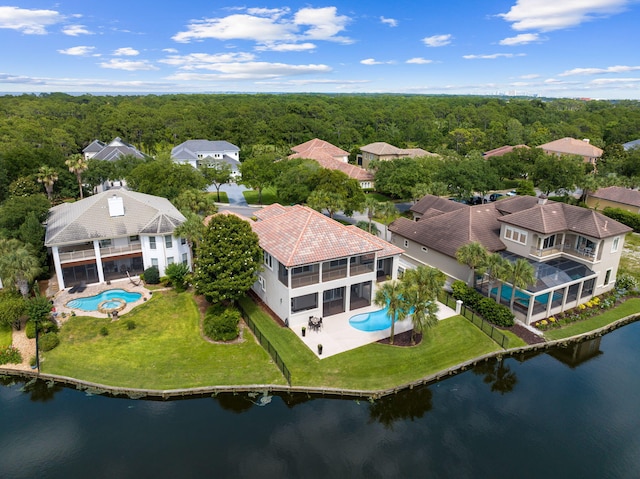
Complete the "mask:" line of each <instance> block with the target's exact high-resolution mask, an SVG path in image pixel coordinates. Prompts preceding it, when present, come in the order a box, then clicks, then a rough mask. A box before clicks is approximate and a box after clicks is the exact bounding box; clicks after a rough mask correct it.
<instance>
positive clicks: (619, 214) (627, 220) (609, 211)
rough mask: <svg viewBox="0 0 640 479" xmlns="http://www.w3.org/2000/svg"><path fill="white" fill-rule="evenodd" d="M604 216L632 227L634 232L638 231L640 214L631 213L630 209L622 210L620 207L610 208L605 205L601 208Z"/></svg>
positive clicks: (639, 230)
mask: <svg viewBox="0 0 640 479" xmlns="http://www.w3.org/2000/svg"><path fill="white" fill-rule="evenodd" d="M602 213H603V214H604V215H605V216H608V217H609V218H611V219H614V220H616V221H619V222H620V223H622V224H623V225H627V226H629V227H631V228H633V231H635V232H636V233H638V232H640V215H639V214H637V213H632V212H631V211H627V210H623V209H622V208H610V207H607V208H605V209H604V210H602Z"/></svg>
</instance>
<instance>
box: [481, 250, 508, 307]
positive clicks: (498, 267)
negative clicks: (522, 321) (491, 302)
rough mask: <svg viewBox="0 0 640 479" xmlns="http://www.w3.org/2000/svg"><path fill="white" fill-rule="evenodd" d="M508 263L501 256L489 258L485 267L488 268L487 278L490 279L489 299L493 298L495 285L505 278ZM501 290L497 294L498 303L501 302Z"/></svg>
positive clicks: (494, 255) (494, 254) (493, 255)
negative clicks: (492, 293) (504, 272)
mask: <svg viewBox="0 0 640 479" xmlns="http://www.w3.org/2000/svg"><path fill="white" fill-rule="evenodd" d="M507 263H508V261H507V260H506V259H504V258H503V257H502V256H501V255H500V254H498V253H493V254H490V255H489V256H487V260H486V261H485V264H484V267H485V268H486V273H487V277H488V279H489V286H488V288H487V297H489V298H490V297H491V289H492V286H493V283H494V282H495V281H497V280H499V279H500V278H502V276H503V271H504V269H505V268H506V265H507ZM499 298H500V288H498V292H497V293H496V301H498V302H500V300H499Z"/></svg>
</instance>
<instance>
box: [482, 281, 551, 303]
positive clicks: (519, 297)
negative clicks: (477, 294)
mask: <svg viewBox="0 0 640 479" xmlns="http://www.w3.org/2000/svg"><path fill="white" fill-rule="evenodd" d="M496 294H498V288H493V289H492V290H491V296H492V297H495V295H496ZM500 296H502V299H503V300H504V301H511V286H509V285H508V284H503V285H502V291H501V292H500ZM530 298H531V296H529V295H528V294H526V293H523V292H522V291H519V290H517V289H516V301H520V302H521V303H523V304H525V305H528V304H529V299H530ZM560 298H562V294H560V293H558V292H557V291H556V292H554V293H553V300H552V301H557V300H558V299H560ZM548 301H549V293H544V294H541V295H538V296H536V303H541V304H547V302H548Z"/></svg>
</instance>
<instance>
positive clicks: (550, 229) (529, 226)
mask: <svg viewBox="0 0 640 479" xmlns="http://www.w3.org/2000/svg"><path fill="white" fill-rule="evenodd" d="M450 203H454V202H451V201H447V200H443V199H442V198H437V197H434V196H431V195H427V196H426V197H424V198H422V199H421V200H420V201H419V202H418V203H416V204H415V205H414V206H413V207H412V208H411V211H412V212H413V213H414V221H411V220H409V219H407V218H399V219H397V220H396V221H394V222H393V223H392V224H391V225H390V226H389V230H390V231H391V232H392V239H391V242H392V243H393V244H396V245H398V246H400V247H402V248H404V249H405V253H404V254H403V261H406V262H407V263H409V264H410V265H413V266H416V265H420V264H427V265H430V266H433V267H435V268H438V269H440V270H441V271H443V272H444V273H445V274H446V275H447V276H448V278H449V281H452V280H456V279H459V280H463V281H467V280H468V278H469V275H470V273H471V271H470V270H469V268H468V267H467V266H465V265H462V264H460V263H458V261H457V260H456V252H457V251H458V249H459V248H460V247H461V246H463V245H465V244H467V243H470V242H473V241H477V242H479V243H481V244H482V245H483V246H484V247H485V248H486V249H487V251H489V252H490V253H494V252H497V253H499V254H501V255H502V256H503V257H505V258H507V259H509V260H510V261H515V260H516V259H518V258H525V259H527V260H528V261H529V262H530V263H531V264H532V265H533V266H534V269H535V272H536V278H537V280H536V283H535V284H534V285H531V286H530V287H529V288H528V289H527V290H518V291H517V292H516V298H517V300H516V304H515V313H516V317H517V318H518V319H520V320H522V321H523V322H525V323H526V324H530V323H532V322H534V321H538V320H540V319H543V318H547V317H549V316H552V315H554V314H557V313H559V312H561V311H565V310H567V309H570V308H572V307H575V306H577V305H578V304H582V303H585V302H587V301H589V300H590V299H591V298H592V297H593V296H596V295H600V294H602V293H605V292H607V291H609V290H611V289H613V287H614V286H615V281H616V275H617V272H618V264H619V261H620V255H621V253H622V247H623V244H624V238H625V234H626V233H628V232H629V231H631V228H629V227H627V226H625V225H623V224H621V223H619V222H617V221H614V220H612V219H610V218H607V217H606V216H604V215H603V214H601V213H598V212H595V211H593V210H589V209H587V208H581V207H578V206H572V205H567V204H564V203H557V202H553V201H548V200H547V199H546V198H545V197H544V196H541V197H540V198H535V197H533V196H514V197H510V198H505V199H503V200H500V201H496V202H495V203H487V204H482V205H476V206H467V205H462V204H458V203H456V204H455V206H454V205H452V204H450ZM480 286H481V289H482V290H483V292H484V294H487V289H489V288H491V294H492V297H496V296H498V291H501V294H500V296H501V298H502V302H503V303H504V304H507V305H508V304H509V300H510V297H511V289H510V286H509V285H506V286H503V287H501V288H500V287H499V286H498V284H497V283H495V284H489V282H488V281H487V280H485V279H483V280H482V281H481V283H480Z"/></svg>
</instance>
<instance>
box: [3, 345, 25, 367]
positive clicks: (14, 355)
mask: <svg viewBox="0 0 640 479" xmlns="http://www.w3.org/2000/svg"><path fill="white" fill-rule="evenodd" d="M21 362H22V355H21V354H20V351H19V350H18V348H16V347H15V346H9V347H8V348H7V349H5V350H3V351H0V364H20V363H21Z"/></svg>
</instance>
